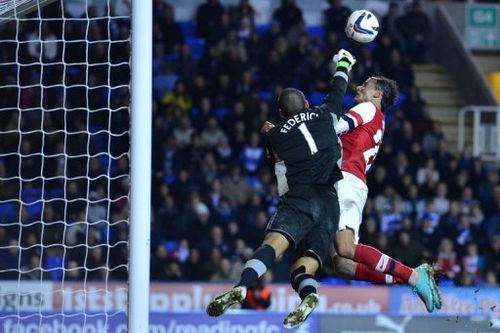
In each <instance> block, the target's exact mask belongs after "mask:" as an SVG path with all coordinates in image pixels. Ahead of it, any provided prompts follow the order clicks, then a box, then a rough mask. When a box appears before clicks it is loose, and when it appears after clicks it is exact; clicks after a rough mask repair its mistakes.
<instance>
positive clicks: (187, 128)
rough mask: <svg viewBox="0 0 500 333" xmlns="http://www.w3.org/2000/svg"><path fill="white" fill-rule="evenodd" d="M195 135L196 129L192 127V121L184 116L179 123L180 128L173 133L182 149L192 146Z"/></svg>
mask: <svg viewBox="0 0 500 333" xmlns="http://www.w3.org/2000/svg"><path fill="white" fill-rule="evenodd" d="M194 133H195V129H194V128H193V127H191V120H190V119H189V117H188V116H186V115H185V116H183V117H182V118H181V120H180V122H179V127H178V128H176V129H174V131H173V134H174V137H175V140H176V142H177V144H178V147H179V148H181V149H182V148H184V147H186V146H188V145H190V144H191V138H192V136H193V134H194Z"/></svg>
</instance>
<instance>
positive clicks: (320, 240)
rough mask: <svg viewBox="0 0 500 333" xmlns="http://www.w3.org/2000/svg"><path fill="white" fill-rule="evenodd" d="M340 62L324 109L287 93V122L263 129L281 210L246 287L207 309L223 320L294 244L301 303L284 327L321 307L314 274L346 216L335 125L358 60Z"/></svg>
mask: <svg viewBox="0 0 500 333" xmlns="http://www.w3.org/2000/svg"><path fill="white" fill-rule="evenodd" d="M334 61H335V63H336V71H335V73H334V75H333V77H332V81H331V86H330V91H329V93H328V95H327V96H326V98H325V101H324V103H323V104H322V105H320V106H319V107H316V108H310V107H309V102H308V101H307V100H306V99H305V96H304V94H303V93H302V92H301V91H300V90H297V89H294V88H287V89H284V90H283V91H282V92H281V93H280V96H279V97H278V106H279V112H280V116H281V117H282V120H281V121H279V122H278V123H276V124H275V125H274V124H271V123H270V122H266V123H265V124H264V125H263V127H262V133H263V134H264V135H265V136H266V138H267V141H268V157H269V158H270V159H271V161H272V163H273V166H274V170H275V174H276V179H277V182H278V192H279V195H280V204H279V207H278V210H277V212H276V214H275V215H274V216H273V217H272V218H271V220H270V221H269V224H268V226H267V229H266V235H265V238H264V242H263V244H262V246H261V247H260V248H258V249H257V250H256V251H255V252H254V254H253V256H252V258H251V259H250V260H249V261H248V262H247V263H246V264H245V268H244V269H243V272H242V274H241V279H240V281H239V282H238V283H237V284H236V286H235V287H234V288H233V289H231V290H229V291H227V292H225V293H223V294H221V295H219V296H217V297H216V298H215V299H214V300H213V301H212V302H210V304H209V305H208V307H207V313H208V314H209V315H210V316H219V315H221V314H223V313H224V311H225V310H226V309H227V308H229V306H231V305H232V304H236V303H241V302H242V301H243V300H244V299H245V296H246V291H247V288H249V287H251V286H252V285H253V284H254V282H255V281H256V280H257V279H258V278H259V277H260V276H262V275H263V274H264V273H265V272H266V271H267V270H268V269H269V268H271V266H272V265H273V263H274V261H275V259H276V258H278V257H280V256H281V255H283V253H284V252H285V251H286V249H287V248H288V247H289V246H290V245H292V246H294V247H295V249H296V254H297V257H298V259H297V260H296V261H295V263H294V265H293V268H292V272H291V283H292V286H293V288H294V290H296V291H297V293H298V294H299V296H300V298H301V299H302V302H301V303H300V305H299V306H298V307H297V308H296V309H295V310H293V311H292V312H291V313H290V314H289V315H288V316H287V317H286V318H285V320H284V322H283V325H284V326H285V327H287V328H293V327H296V326H298V325H300V324H301V323H303V322H304V321H305V320H306V319H307V317H308V316H309V315H310V314H311V312H312V311H313V310H314V308H315V307H316V306H317V304H318V301H319V297H318V294H317V286H318V283H317V281H316V279H315V275H316V272H317V271H318V270H320V269H321V268H322V266H323V263H324V262H325V260H326V259H327V258H328V256H329V251H330V246H331V244H332V240H333V235H334V234H335V232H336V231H337V229H338V223H339V215H340V212H339V202H338V197H337V192H336V189H335V186H334V185H335V183H336V182H337V181H339V180H340V179H342V174H341V171H340V159H341V146H340V141H339V138H338V137H337V134H336V131H335V124H336V123H337V122H338V121H339V118H340V116H341V114H342V100H343V97H344V94H345V91H346V87H347V80H348V75H349V71H350V70H351V68H352V66H353V65H354V63H355V59H354V57H353V56H352V55H351V54H350V53H349V52H347V51H345V50H340V51H339V53H338V54H336V55H335V56H334Z"/></svg>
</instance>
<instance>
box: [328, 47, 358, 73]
mask: <svg viewBox="0 0 500 333" xmlns="http://www.w3.org/2000/svg"><path fill="white" fill-rule="evenodd" d="M332 60H333V62H334V63H335V68H336V70H339V69H343V70H345V71H347V72H350V71H351V69H352V66H354V64H355V63H356V58H354V56H353V55H352V54H351V53H349V51H346V50H344V49H341V50H340V51H339V52H337V54H336V55H334V56H333V59H332Z"/></svg>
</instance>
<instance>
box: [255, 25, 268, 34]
mask: <svg viewBox="0 0 500 333" xmlns="http://www.w3.org/2000/svg"><path fill="white" fill-rule="evenodd" d="M270 28H271V25H270V24H258V25H256V26H255V30H256V31H257V33H258V34H259V35H260V36H262V35H264V34H266V33H267V32H268V31H269V29H270Z"/></svg>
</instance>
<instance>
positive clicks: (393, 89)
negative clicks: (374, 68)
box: [354, 76, 399, 112]
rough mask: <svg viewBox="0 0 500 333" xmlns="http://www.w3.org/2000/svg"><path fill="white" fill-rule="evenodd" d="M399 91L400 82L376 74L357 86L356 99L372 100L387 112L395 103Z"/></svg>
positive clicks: (360, 101) (362, 100) (358, 100)
mask: <svg viewBox="0 0 500 333" xmlns="http://www.w3.org/2000/svg"><path fill="white" fill-rule="evenodd" d="M398 93H399V88H398V84H397V83H396V82H395V81H394V80H391V79H388V78H386V77H385V76H374V77H370V78H369V79H367V80H366V81H365V82H364V83H363V84H362V85H361V86H359V87H358V88H357V90H356V97H354V100H355V101H356V102H357V103H363V102H372V103H374V104H375V105H378V106H380V109H381V111H382V112H385V111H387V109H389V108H390V107H391V106H392V105H393V104H394V102H395V101H396V98H397V97H398Z"/></svg>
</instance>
